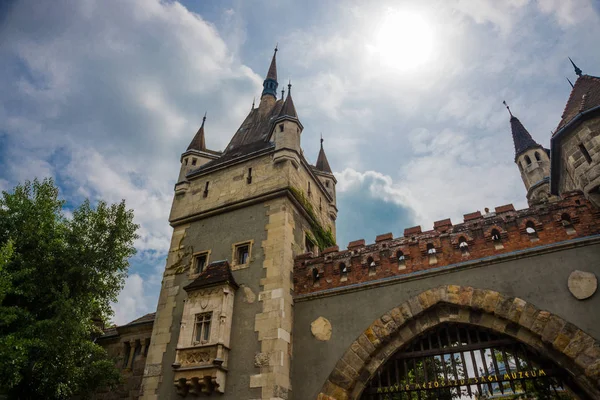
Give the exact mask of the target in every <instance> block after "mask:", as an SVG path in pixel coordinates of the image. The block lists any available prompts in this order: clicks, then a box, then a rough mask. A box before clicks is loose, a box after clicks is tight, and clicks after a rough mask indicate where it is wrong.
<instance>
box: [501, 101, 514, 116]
mask: <svg viewBox="0 0 600 400" xmlns="http://www.w3.org/2000/svg"><path fill="white" fill-rule="evenodd" d="M502 104H504V106H505V107H506V109H507V110H508V113H509V114H510V116H511V118H512V116H513V115H512V112H510V107H509V106H508V104H506V101H504V100H503V101H502Z"/></svg>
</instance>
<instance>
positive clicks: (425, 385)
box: [371, 369, 548, 393]
mask: <svg viewBox="0 0 600 400" xmlns="http://www.w3.org/2000/svg"><path fill="white" fill-rule="evenodd" d="M541 376H548V374H547V372H546V371H544V370H543V369H538V370H531V371H519V372H511V373H505V374H502V375H496V374H491V375H485V376H480V377H473V378H467V379H464V378H463V379H458V380H451V379H449V380H448V381H444V380H440V381H427V382H419V383H411V384H405V385H400V384H398V383H396V384H395V385H392V386H382V387H378V388H376V389H371V390H374V391H375V392H376V393H397V392H410V391H413V390H423V389H434V388H439V387H446V386H448V387H452V386H465V385H473V384H477V383H487V382H501V381H512V380H516V379H527V378H535V377H541ZM371 393H373V392H371Z"/></svg>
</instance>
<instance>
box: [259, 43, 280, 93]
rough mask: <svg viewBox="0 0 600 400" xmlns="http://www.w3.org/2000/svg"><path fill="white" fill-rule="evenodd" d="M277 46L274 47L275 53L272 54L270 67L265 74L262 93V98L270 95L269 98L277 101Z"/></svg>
mask: <svg viewBox="0 0 600 400" xmlns="http://www.w3.org/2000/svg"><path fill="white" fill-rule="evenodd" d="M277 51H278V49H277V45H276V46H275V51H274V52H273V58H272V59H271V65H270V66H269V71H268V72H267V77H266V78H265V80H264V82H263V91H262V95H261V97H262V96H264V95H266V94H270V95H271V96H273V97H275V99H277V86H278V83H277Z"/></svg>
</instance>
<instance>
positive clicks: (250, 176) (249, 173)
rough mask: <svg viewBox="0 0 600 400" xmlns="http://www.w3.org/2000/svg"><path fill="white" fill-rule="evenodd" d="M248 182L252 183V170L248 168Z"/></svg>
mask: <svg viewBox="0 0 600 400" xmlns="http://www.w3.org/2000/svg"><path fill="white" fill-rule="evenodd" d="M246 182H248V183H252V168H248V177H247V178H246Z"/></svg>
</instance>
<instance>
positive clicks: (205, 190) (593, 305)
mask: <svg viewBox="0 0 600 400" xmlns="http://www.w3.org/2000/svg"><path fill="white" fill-rule="evenodd" d="M277 88H278V81H277V65H276V52H275V54H274V55H273V58H272V60H271V64H270V67H269V69H268V72H267V76H266V79H265V81H264V83H263V93H262V96H261V100H260V104H259V105H258V107H254V105H253V107H252V109H251V111H250V113H249V114H248V116H247V117H246V119H245V120H244V121H243V122H242V124H241V126H240V128H239V129H238V130H237V131H236V133H235V134H234V135H233V138H232V139H231V141H230V143H229V145H228V146H227V147H226V148H225V150H224V151H222V152H218V151H213V150H209V149H208V148H207V147H206V141H205V120H203V122H202V126H201V127H200V129H199V130H198V132H197V133H196V135H195V136H194V138H193V140H192V141H191V143H190V145H189V147H188V148H187V150H186V151H185V152H184V153H183V154H182V156H181V159H180V163H181V170H180V174H179V177H178V180H177V183H176V185H175V188H174V189H175V190H174V191H175V194H174V200H173V205H172V209H171V214H170V218H169V222H170V224H171V226H172V227H173V237H172V240H171V245H170V249H169V255H168V258H167V262H166V267H165V273H164V276H163V281H162V288H161V292H160V296H159V300H158V305H157V308H156V313H155V315H148V316H145V317H142V318H141V319H140V320H136V321H133V322H132V323H130V324H127V325H124V326H122V327H117V328H114V329H112V330H110V331H108V332H107V333H106V335H105V336H103V337H102V338H100V339H99V341H100V343H102V344H103V345H104V346H105V347H106V348H107V349H108V351H109V353H110V354H111V355H113V356H114V357H115V358H116V360H117V361H116V362H117V364H118V365H119V367H120V368H122V371H123V382H124V383H123V385H122V386H121V387H119V388H118V390H115V391H112V392H110V393H102V394H99V396H101V397H103V398H131V399H137V398H139V399H177V398H196V397H201V396H204V397H212V398H219V399H227V400H234V399H235V400H239V399H251V400H255V399H269V400H292V399H294V400H309V399H320V400H325V399H336V400H347V399H364V400H370V399H377V400H383V399H407V400H408V399H411V400H413V399H418V400H421V399H492V398H493V399H525V398H527V399H530V398H537V399H600V342H599V340H600V312H598V310H600V295H598V293H597V276H598V274H599V273H600V208H598V206H599V204H598V202H597V199H596V191H597V190H596V189H597V188H596V185H597V183H598V182H597V180H598V179H597V177H598V174H597V172H598V171H599V170H600V158H599V157H600V139H599V138H600V134H599V132H600V130H599V129H598V124H597V123H596V122H597V121H596V119H597V118H598V115H597V113H596V110H597V107H598V104H600V103H598V99H600V80H599V79H598V78H595V77H591V76H588V75H582V76H580V78H579V79H578V80H577V81H576V83H575V85H574V88H573V92H572V94H571V97H570V99H569V101H568V104H567V107H566V109H565V113H564V114H563V116H562V118H561V121H560V123H559V128H557V132H556V133H555V135H554V136H553V138H552V140H551V146H550V149H546V148H544V147H543V146H541V145H539V144H538V143H537V142H535V141H534V140H533V138H532V137H531V135H530V134H529V132H528V131H527V129H525V127H524V125H523V124H522V123H521V121H520V120H519V119H517V118H516V117H515V116H514V115H512V112H511V114H510V127H511V133H512V138H513V141H514V144H515V163H516V164H517V167H518V168H519V170H520V172H521V177H522V178H523V182H524V184H525V187H526V190H527V192H526V196H527V200H528V203H529V208H527V209H524V210H516V209H515V208H514V207H513V206H512V205H511V204H508V205H502V206H499V207H496V208H495V209H494V210H493V211H490V210H487V209H486V210H485V212H483V213H482V212H479V211H475V212H473V213H469V214H466V215H464V218H463V221H462V222H460V223H453V222H452V221H451V220H450V219H444V220H440V221H436V222H435V223H434V224H433V227H431V229H428V228H426V229H423V228H422V227H421V226H416V227H411V228H406V229H404V233H403V235H402V236H401V237H394V236H393V235H392V234H391V233H388V234H382V235H379V236H377V237H376V238H374V241H373V242H372V243H367V242H366V241H365V240H364V239H360V240H356V241H353V242H351V243H349V244H348V246H347V249H341V250H340V248H339V247H338V246H337V245H336V228H335V222H336V219H337V203H336V183H337V181H336V179H335V176H334V174H333V173H332V170H331V167H330V165H329V162H328V160H327V157H326V155H325V151H324V148H323V141H321V149H320V151H319V154H318V155H317V157H316V159H317V161H316V163H315V164H314V165H312V164H310V163H309V162H308V161H307V160H306V158H305V155H304V152H303V151H302V148H301V145H300V142H301V136H302V132H303V130H304V126H303V124H302V123H301V121H300V119H299V117H298V113H297V112H296V108H295V105H294V102H293V100H292V95H291V85H288V90H287V96H285V95H284V93H283V92H282V95H281V98H278V92H277ZM509 111H510V110H509ZM577 141H579V142H577ZM563 145H564V146H565V147H561V146H563ZM557 146H558V147H557ZM370 241H371V240H369V242H370ZM148 339H149V340H148ZM142 368H143V372H142ZM142 375H143V376H142Z"/></svg>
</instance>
